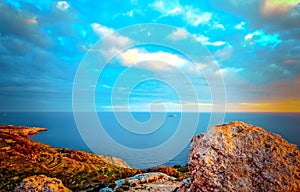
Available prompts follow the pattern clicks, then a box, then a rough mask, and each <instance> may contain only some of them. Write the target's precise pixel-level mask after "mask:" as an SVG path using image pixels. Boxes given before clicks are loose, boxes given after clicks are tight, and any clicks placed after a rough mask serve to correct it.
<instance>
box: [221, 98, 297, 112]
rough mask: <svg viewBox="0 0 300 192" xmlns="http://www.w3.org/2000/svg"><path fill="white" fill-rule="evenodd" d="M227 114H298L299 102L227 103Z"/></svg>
mask: <svg viewBox="0 0 300 192" xmlns="http://www.w3.org/2000/svg"><path fill="white" fill-rule="evenodd" d="M227 111H228V112H300V100H289V99H287V100H279V101H274V102H270V101H267V100H266V101H265V102H242V103H228V104H227Z"/></svg>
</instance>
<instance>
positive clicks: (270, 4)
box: [261, 0, 299, 17]
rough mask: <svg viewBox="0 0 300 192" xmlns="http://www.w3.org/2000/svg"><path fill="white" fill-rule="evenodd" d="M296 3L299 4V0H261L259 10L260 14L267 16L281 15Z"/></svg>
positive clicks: (295, 5)
mask: <svg viewBox="0 0 300 192" xmlns="http://www.w3.org/2000/svg"><path fill="white" fill-rule="evenodd" d="M298 4H299V0H289V1H278V0H277V1H274V0H263V2H262V5H261V11H262V14H263V15H264V16H267V17H271V16H277V15H283V14H286V13H288V12H290V11H291V10H292V9H294V8H295V7H297V5H298Z"/></svg>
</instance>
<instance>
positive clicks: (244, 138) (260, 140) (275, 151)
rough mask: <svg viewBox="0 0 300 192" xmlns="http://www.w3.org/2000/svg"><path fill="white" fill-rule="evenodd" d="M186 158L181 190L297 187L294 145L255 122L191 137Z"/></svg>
mask: <svg viewBox="0 0 300 192" xmlns="http://www.w3.org/2000/svg"><path fill="white" fill-rule="evenodd" d="M283 129H284V127H283ZM188 161H189V162H188V163H189V170H190V171H191V176H192V178H191V182H190V184H189V185H186V184H185V185H184V184H182V185H181V188H179V189H178V190H177V191H180V192H185V191H193V192H195V191H300V152H299V150H298V149H297V147H296V145H293V144H290V143H288V142H287V141H286V140H285V139H283V138H282V137H281V136H279V135H276V134H273V133H270V132H267V131H265V130H264V129H262V128H260V127H257V126H252V125H249V124H245V123H242V122H231V123H229V124H225V125H219V126H215V127H211V128H210V130H209V131H208V132H207V133H204V134H201V135H198V136H195V137H194V138H193V139H192V143H191V149H190V153H189V160H188Z"/></svg>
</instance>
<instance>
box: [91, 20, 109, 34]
mask: <svg viewBox="0 0 300 192" xmlns="http://www.w3.org/2000/svg"><path fill="white" fill-rule="evenodd" d="M91 27H92V29H93V31H94V32H95V33H96V34H97V35H98V36H99V37H104V36H107V35H109V34H111V33H113V32H114V30H113V29H112V28H109V27H106V26H104V25H101V24H99V23H92V24H91Z"/></svg>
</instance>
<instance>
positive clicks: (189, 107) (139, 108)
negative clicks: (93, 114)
mask: <svg viewBox="0 0 300 192" xmlns="http://www.w3.org/2000/svg"><path fill="white" fill-rule="evenodd" d="M213 106H214V105H213V104H212V103H196V102H190V103H175V102H154V103H138V104H129V105H114V106H98V108H99V109H103V108H104V109H105V110H106V111H112V110H114V111H119V112H125V111H131V112H145V111H151V112H162V110H164V111H166V112H211V111H212V110H213ZM162 107H163V108H162Z"/></svg>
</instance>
